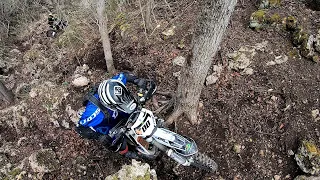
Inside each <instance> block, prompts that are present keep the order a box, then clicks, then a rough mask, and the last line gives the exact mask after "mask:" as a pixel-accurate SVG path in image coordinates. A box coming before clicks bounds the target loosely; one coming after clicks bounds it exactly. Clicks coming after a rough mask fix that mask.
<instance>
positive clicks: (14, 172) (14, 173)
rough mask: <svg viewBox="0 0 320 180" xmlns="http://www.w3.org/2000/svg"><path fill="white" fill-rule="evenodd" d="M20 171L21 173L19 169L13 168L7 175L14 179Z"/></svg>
mask: <svg viewBox="0 0 320 180" xmlns="http://www.w3.org/2000/svg"><path fill="white" fill-rule="evenodd" d="M21 171H22V170H21V169H19V168H15V169H13V170H12V171H11V172H9V173H8V175H10V176H12V177H16V175H19V174H20V173H21Z"/></svg>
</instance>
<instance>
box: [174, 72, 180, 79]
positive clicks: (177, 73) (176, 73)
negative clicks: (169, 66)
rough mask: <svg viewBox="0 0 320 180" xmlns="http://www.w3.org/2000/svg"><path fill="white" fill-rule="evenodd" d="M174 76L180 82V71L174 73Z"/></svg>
mask: <svg viewBox="0 0 320 180" xmlns="http://www.w3.org/2000/svg"><path fill="white" fill-rule="evenodd" d="M172 75H173V76H174V77H176V78H178V80H180V75H181V72H180V71H178V72H174V73H172Z"/></svg>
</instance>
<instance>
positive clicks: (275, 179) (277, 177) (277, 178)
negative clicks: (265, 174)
mask: <svg viewBox="0 0 320 180" xmlns="http://www.w3.org/2000/svg"><path fill="white" fill-rule="evenodd" d="M273 178H274V180H280V178H281V176H279V175H274V176H273Z"/></svg>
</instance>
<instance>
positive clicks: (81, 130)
mask: <svg viewBox="0 0 320 180" xmlns="http://www.w3.org/2000/svg"><path fill="white" fill-rule="evenodd" d="M75 130H76V132H77V133H78V134H79V135H80V136H81V137H83V138H87V139H95V140H98V139H99V137H100V133H98V132H95V131H94V130H92V129H90V128H89V127H85V126H83V125H81V124H78V125H77V126H76V129H75Z"/></svg>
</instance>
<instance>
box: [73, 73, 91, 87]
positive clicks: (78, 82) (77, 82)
mask: <svg viewBox="0 0 320 180" xmlns="http://www.w3.org/2000/svg"><path fill="white" fill-rule="evenodd" d="M72 84H73V85H74V86H76V87H83V86H86V85H88V84H89V79H88V78H87V77H85V76H80V77H78V78H76V79H74V80H73V81H72Z"/></svg>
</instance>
